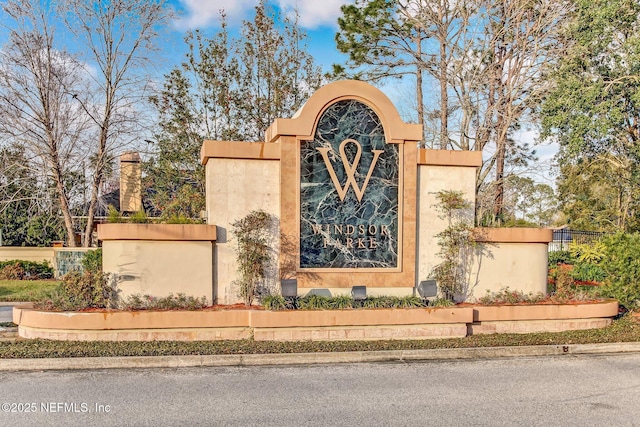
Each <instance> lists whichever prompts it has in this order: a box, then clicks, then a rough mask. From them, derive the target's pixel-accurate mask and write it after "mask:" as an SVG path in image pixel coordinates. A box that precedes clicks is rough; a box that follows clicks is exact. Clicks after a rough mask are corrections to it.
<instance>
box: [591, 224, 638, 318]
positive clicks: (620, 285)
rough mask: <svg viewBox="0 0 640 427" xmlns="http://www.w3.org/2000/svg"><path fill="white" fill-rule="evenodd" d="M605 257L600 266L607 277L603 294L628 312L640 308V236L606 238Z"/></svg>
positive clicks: (620, 235)
mask: <svg viewBox="0 0 640 427" xmlns="http://www.w3.org/2000/svg"><path fill="white" fill-rule="evenodd" d="M602 243H603V244H604V254H603V257H602V259H601V260H600V262H599V263H598V265H599V266H600V267H601V268H602V270H603V271H604V272H605V274H606V278H605V279H604V283H605V286H604V287H603V288H602V295H603V296H607V297H611V298H615V299H617V300H618V301H619V302H620V304H622V305H624V306H625V307H627V308H629V309H636V308H640V234H637V233H634V234H625V233H617V234H614V235H608V236H604V237H603V238H602Z"/></svg>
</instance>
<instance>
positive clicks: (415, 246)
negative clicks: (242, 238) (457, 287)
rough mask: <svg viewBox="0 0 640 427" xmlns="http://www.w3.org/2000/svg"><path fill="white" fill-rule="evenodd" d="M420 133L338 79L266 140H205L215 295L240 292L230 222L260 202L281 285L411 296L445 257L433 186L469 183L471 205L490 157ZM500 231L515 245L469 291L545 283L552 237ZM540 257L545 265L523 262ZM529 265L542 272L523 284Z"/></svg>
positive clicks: (231, 298) (370, 90)
mask: <svg viewBox="0 0 640 427" xmlns="http://www.w3.org/2000/svg"><path fill="white" fill-rule="evenodd" d="M422 137H423V135H422V126H420V125H416V124H410V123H405V122H404V121H403V120H402V119H401V117H400V115H399V114H398V111H397V110H396V108H395V106H394V105H393V104H392V103H391V101H390V100H389V98H388V97H387V96H386V95H385V94H383V93H382V92H381V91H380V90H378V89H376V88H375V87H373V86H371V85H370V84H368V83H365V82H361V81H339V82H333V83H330V84H328V85H326V86H324V87H322V88H320V89H319V90H318V91H316V93H315V94H314V95H313V96H311V98H310V99H309V100H308V101H307V102H306V103H305V104H304V106H303V107H302V108H301V109H300V110H299V111H298V112H297V113H296V114H295V115H294V116H293V117H292V118H280V119H276V120H275V121H274V122H273V123H272V124H271V126H270V127H269V128H268V129H267V131H266V132H265V140H264V141H263V142H246V141H205V142H204V144H203V146H202V151H201V160H202V163H203V164H205V165H206V180H207V181H206V188H207V194H206V199H207V208H206V211H207V223H208V224H210V225H215V226H216V230H217V233H216V235H217V240H216V242H215V246H214V251H213V262H212V268H213V272H212V276H213V281H214V283H213V286H212V288H213V297H214V298H215V299H216V300H217V301H218V302H220V303H233V302H236V301H237V300H238V297H237V290H236V289H234V288H233V281H234V280H235V278H236V274H237V273H236V261H235V257H236V253H235V243H234V241H233V236H231V235H230V232H229V230H231V228H232V227H231V224H232V223H233V222H234V221H237V220H238V219H241V218H244V217H245V216H246V215H247V214H248V213H249V212H251V211H253V210H258V209H261V210H264V211H266V212H268V213H269V214H271V215H272V217H273V218H274V224H273V231H274V235H275V236H276V237H275V238H274V243H273V249H274V254H275V256H274V263H273V265H271V266H270V267H269V271H270V272H271V278H272V282H273V284H274V286H277V284H278V283H279V282H280V280H282V279H296V280H297V285H298V293H299V294H301V295H304V294H306V293H307V292H309V291H310V290H311V289H317V288H321V289H324V290H328V291H329V292H331V293H332V294H334V295H335V294H341V293H348V292H349V290H350V288H351V287H352V286H358V285H365V286H367V293H368V294H370V295H376V294H384V295H410V294H411V293H412V292H413V291H414V287H415V286H416V284H417V283H418V282H419V281H420V280H424V279H426V278H427V277H428V275H429V273H430V272H431V270H432V269H433V267H434V266H435V265H437V264H438V263H439V258H438V251H439V247H438V242H437V237H436V235H437V234H438V233H439V232H440V231H442V230H443V229H444V228H445V227H446V221H445V220H443V219H442V218H439V217H438V213H437V211H436V210H435V208H434V205H435V204H436V199H435V193H437V192H438V191H440V190H455V191H461V192H462V193H463V194H464V196H465V198H466V199H467V200H468V201H469V202H470V204H471V205H472V206H473V205H474V203H475V179H476V170H477V168H478V167H479V166H480V165H481V162H482V153H480V152H469V151H466V152H463V151H446V150H427V149H422V148H419V141H420V140H421V139H422ZM467 216H468V217H469V218H471V219H472V218H473V209H471V210H470V211H469V212H468V215H467ZM500 233H502V232H499V233H498V234H500ZM518 233H520V232H518ZM484 234H485V235H487V236H497V234H495V233H493V234H492V233H489V234H487V233H486V232H485V233H484ZM502 234H504V235H505V236H507V234H508V236H507V237H499V238H498V240H497V242H504V244H507V243H508V244H509V245H510V246H509V247H508V249H507V248H506V247H505V254H506V256H505V257H504V258H503V261H504V262H502V263H501V262H498V261H500V259H499V257H498V255H497V254H498V252H499V251H500V250H502V249H500V248H499V247H498V246H496V245H494V249H492V250H493V252H494V254H495V255H496V257H495V260H496V261H495V262H494V261H493V260H487V259H485V260H484V263H483V266H482V269H480V266H479V264H478V266H476V267H474V269H472V270H473V272H474V277H473V278H471V279H472V281H473V287H472V288H470V290H469V295H472V294H473V292H474V289H480V294H483V293H484V292H485V291H486V289H495V290H498V289H500V287H502V286H512V287H515V286H514V283H515V281H516V280H517V283H518V284H519V285H520V286H519V288H520V289H522V290H524V291H526V292H528V291H533V292H537V291H540V290H542V291H544V286H546V242H545V241H544V240H545V239H547V237H545V236H546V234H545V235H544V236H543V237H540V235H539V234H535V233H534V234H530V233H529V234H526V233H525V235H522V236H520V237H517V238H515V240H514V239H513V238H512V237H511V236H512V235H514V233H512V232H508V233H506V234H505V233H502ZM502 234H500V236H502ZM515 234H517V233H515ZM531 236H534V237H531ZM512 243H513V244H512ZM521 243H536V246H535V247H533V246H527V247H526V248H524V246H521V245H520V244H521ZM499 244H502V243H499ZM519 245H520V246H519ZM534 252H535V254H534V255H532V253H534ZM532 257H533V258H536V259H537V258H540V260H539V262H538V261H535V262H533V263H532V262H528V263H527V264H526V265H523V264H522V262H525V263H526V261H527V260H529V261H531V259H532ZM516 258H517V259H516ZM523 260H524V261H523ZM529 265H535V267H534V269H535V271H534V272H533V273H531V274H530V277H529V278H527V279H525V282H526V283H524V282H523V281H522V279H521V277H520V276H522V273H523V271H524V270H523V269H527V268H529V269H531V268H530V267H528V266H529ZM471 279H470V280H471Z"/></svg>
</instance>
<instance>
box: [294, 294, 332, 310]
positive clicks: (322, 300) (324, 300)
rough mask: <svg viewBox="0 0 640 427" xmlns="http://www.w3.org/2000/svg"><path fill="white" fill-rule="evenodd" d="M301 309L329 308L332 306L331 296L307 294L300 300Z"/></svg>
mask: <svg viewBox="0 0 640 427" xmlns="http://www.w3.org/2000/svg"><path fill="white" fill-rule="evenodd" d="M298 307H299V308H300V309H301V310H327V309H329V308H331V298H330V297H325V296H322V295H305V296H303V297H301V298H300V299H299V300H298Z"/></svg>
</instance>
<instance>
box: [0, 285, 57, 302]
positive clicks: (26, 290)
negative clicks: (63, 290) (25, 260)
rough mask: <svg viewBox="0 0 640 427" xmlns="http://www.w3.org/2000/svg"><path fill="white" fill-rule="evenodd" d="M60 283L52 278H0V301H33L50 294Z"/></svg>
mask: <svg viewBox="0 0 640 427" xmlns="http://www.w3.org/2000/svg"><path fill="white" fill-rule="evenodd" d="M60 283H61V282H57V281H54V280H0V301H34V300H36V299H39V298H42V297H46V296H47V295H49V294H51V292H53V291H54V290H55V289H56V288H57V287H58V285H60Z"/></svg>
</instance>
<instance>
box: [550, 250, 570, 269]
mask: <svg viewBox="0 0 640 427" xmlns="http://www.w3.org/2000/svg"><path fill="white" fill-rule="evenodd" d="M575 262H576V259H575V257H574V256H573V255H571V252H569V251H553V252H549V263H548V264H549V267H555V266H556V265H558V264H574V263H575Z"/></svg>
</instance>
